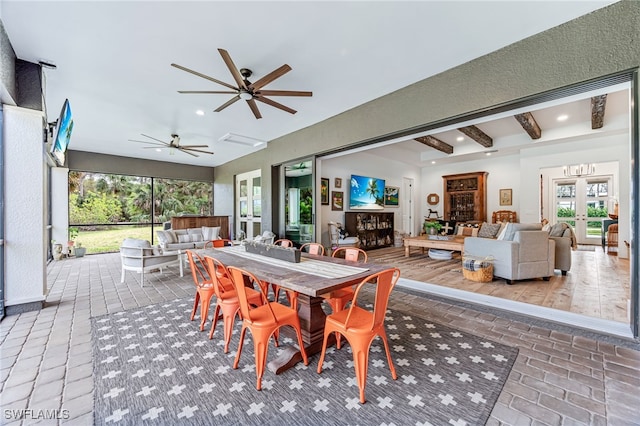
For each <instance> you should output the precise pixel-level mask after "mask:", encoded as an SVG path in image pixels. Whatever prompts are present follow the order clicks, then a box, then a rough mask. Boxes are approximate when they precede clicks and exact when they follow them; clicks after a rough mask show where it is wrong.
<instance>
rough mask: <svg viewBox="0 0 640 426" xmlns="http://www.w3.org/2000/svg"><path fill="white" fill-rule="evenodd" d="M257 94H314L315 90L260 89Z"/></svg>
mask: <svg viewBox="0 0 640 426" xmlns="http://www.w3.org/2000/svg"><path fill="white" fill-rule="evenodd" d="M256 95H262V96H313V92H302V91H299V90H260V91H259V92H258V93H256Z"/></svg>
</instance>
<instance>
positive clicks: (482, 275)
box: [462, 265, 493, 283]
mask: <svg viewBox="0 0 640 426" xmlns="http://www.w3.org/2000/svg"><path fill="white" fill-rule="evenodd" d="M462 275H463V276H464V277H465V278H466V279H468V280H471V281H475V282H478V283H488V282H491V281H493V265H489V266H487V267H486V268H480V269H478V270H477V271H468V270H466V269H464V268H462Z"/></svg>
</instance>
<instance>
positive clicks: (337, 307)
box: [322, 247, 369, 349]
mask: <svg viewBox="0 0 640 426" xmlns="http://www.w3.org/2000/svg"><path fill="white" fill-rule="evenodd" d="M331 257H338V258H340V257H344V259H345V260H347V261H349V262H366V261H367V260H368V258H369V257H368V256H367V252H366V251H364V250H362V249H359V248H355V247H339V248H337V249H336V250H334V251H333V254H331ZM354 287H355V286H354ZM354 287H346V288H341V289H340V290H336V291H332V292H331V293H328V294H324V295H322V297H323V298H324V299H325V300H326V301H327V302H328V303H329V305H331V310H332V311H333V312H338V311H341V310H343V309H344V307H345V306H346V305H347V303H349V302H350V301H351V299H353V293H354V291H355V288H354ZM337 346H338V349H340V340H338V344H337Z"/></svg>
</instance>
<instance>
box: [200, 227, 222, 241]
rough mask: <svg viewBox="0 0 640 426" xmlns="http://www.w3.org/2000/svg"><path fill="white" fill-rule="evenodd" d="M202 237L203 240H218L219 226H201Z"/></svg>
mask: <svg viewBox="0 0 640 426" xmlns="http://www.w3.org/2000/svg"><path fill="white" fill-rule="evenodd" d="M202 239H203V240H204V241H211V240H219V239H220V227H219V226H203V227H202Z"/></svg>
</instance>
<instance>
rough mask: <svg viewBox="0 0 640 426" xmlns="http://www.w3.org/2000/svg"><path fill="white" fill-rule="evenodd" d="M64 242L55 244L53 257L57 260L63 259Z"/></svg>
mask: <svg viewBox="0 0 640 426" xmlns="http://www.w3.org/2000/svg"><path fill="white" fill-rule="evenodd" d="M62 256H63V255H62V244H59V243H57V244H54V245H53V258H54V259H55V260H61V259H62Z"/></svg>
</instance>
